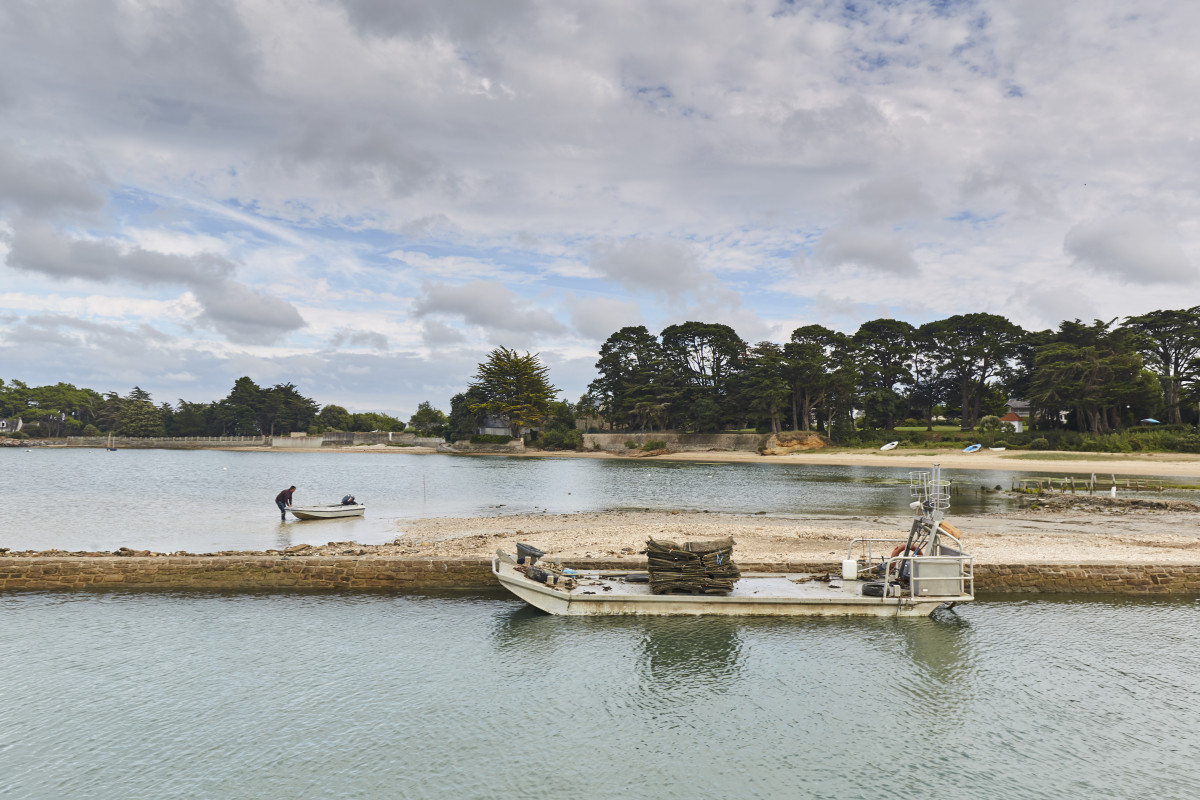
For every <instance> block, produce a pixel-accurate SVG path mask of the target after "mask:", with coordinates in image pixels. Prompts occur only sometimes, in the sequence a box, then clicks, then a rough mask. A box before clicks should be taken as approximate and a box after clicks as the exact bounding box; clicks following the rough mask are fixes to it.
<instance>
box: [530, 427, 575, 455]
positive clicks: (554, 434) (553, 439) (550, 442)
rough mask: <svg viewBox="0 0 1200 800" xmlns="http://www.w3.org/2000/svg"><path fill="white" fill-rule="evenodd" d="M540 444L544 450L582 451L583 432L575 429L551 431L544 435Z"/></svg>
mask: <svg viewBox="0 0 1200 800" xmlns="http://www.w3.org/2000/svg"><path fill="white" fill-rule="evenodd" d="M540 444H541V446H542V449H544V450H582V449H583V432H582V431H578V430H576V429H574V428H571V429H570V430H563V429H555V430H550V431H547V432H546V433H544V434H543V435H542V438H541V441H540Z"/></svg>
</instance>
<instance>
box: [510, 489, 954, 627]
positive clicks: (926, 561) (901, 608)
mask: <svg viewBox="0 0 1200 800" xmlns="http://www.w3.org/2000/svg"><path fill="white" fill-rule="evenodd" d="M911 484H912V492H913V495H914V496H915V497H916V498H917V499H916V500H915V501H914V502H913V503H912V504H911V508H912V509H913V510H914V512H915V516H914V518H913V523H912V527H911V529H910V531H909V534H908V536H907V537H906V538H903V539H900V538H898V539H868V538H861V539H854V540H853V541H851V542H850V543H849V546H848V549H847V557H846V559H845V560H843V561H842V563H841V570H840V573H831V572H826V573H816V574H810V573H788V572H771V573H753V572H750V573H741V574H740V576H739V577H738V579H737V580H736V581H734V583H733V586H732V589H731V590H729V591H728V592H723V593H694V594H680V593H663V594H655V593H654V591H653V590H652V586H651V576H650V574H649V573H647V572H645V571H630V570H594V569H572V568H571V567H569V566H563V564H562V563H561V560H560V559H557V558H549V559H547V558H546V557H545V556H546V554H545V553H544V552H542V551H541V550H539V549H538V548H536V547H534V546H532V545H529V544H525V543H520V544H518V545H517V552H516V553H515V554H512V553H507V552H504V551H497V553H496V557H495V558H493V559H492V573H493V574H494V575H495V576H496V580H497V581H499V583H500V585H501V586H503V587H504V588H505V589H507V590H508V591H509V592H511V593H512V594H514V595H516V596H517V597H519V598H520V599H522V600H524V601H525V602H527V603H529V604H530V605H532V606H534V607H535V608H539V609H541V610H542V611H545V612H547V613H550V614H558V615H565V616H608V615H629V614H650V615H664V614H671V615H685V614H690V615H704V614H709V615H724V616H876V617H919V616H928V615H929V614H931V613H933V611H934V610H936V609H937V608H939V607H942V606H948V607H951V608H952V607H953V606H954V605H956V604H958V603H965V602H970V601H971V600H974V599H975V597H974V595H975V577H974V562H973V559H972V556H970V555H968V554H966V553H964V552H963V549H962V542H961V541H960V536H961V532H960V531H959V530H958V529H957V528H955V527H954V526H952V525H950V524H949V523H947V522H945V520H944V519H943V516H944V514H943V512H944V510H945V508H946V507H947V505H948V503H949V482H948V481H942V480H941V478H940V470H939V468H938V467H937V466H935V467H934V472H933V473H932V475H931V474H930V473H915V474H914V477H913V481H912V482H911ZM649 544H650V545H653V544H654V542H653V540H651V542H650V543H649ZM539 561H540V565H539Z"/></svg>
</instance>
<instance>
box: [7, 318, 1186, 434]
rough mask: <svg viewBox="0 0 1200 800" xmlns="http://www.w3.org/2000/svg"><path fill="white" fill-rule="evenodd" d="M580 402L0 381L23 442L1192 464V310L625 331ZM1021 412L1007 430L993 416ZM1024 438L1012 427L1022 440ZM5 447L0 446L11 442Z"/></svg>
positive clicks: (519, 390) (527, 392) (498, 356)
mask: <svg viewBox="0 0 1200 800" xmlns="http://www.w3.org/2000/svg"><path fill="white" fill-rule="evenodd" d="M596 372H597V376H596V378H595V379H594V380H593V381H592V382H591V383H590V384H589V386H588V389H587V391H586V392H585V393H584V394H583V395H582V396H581V397H580V398H579V400H578V401H576V402H569V401H566V400H564V399H562V398H560V397H559V395H560V392H559V391H558V390H557V389H556V388H555V387H554V386H553V385H552V384H551V382H550V377H549V370H548V368H547V367H546V365H545V364H544V363H543V362H542V360H541V358H540V356H539V355H537V354H530V353H524V354H521V353H518V352H516V351H515V350H509V349H507V348H504V347H500V348H497V349H495V350H494V351H492V352H491V353H490V354H489V355H488V356H487V358H486V360H485V361H484V362H482V363H480V364H479V366H478V370H477V373H476V375H475V376H474V378H473V380H471V381H470V382H469V384H468V387H467V389H466V390H465V391H464V392H461V393H459V394H457V395H455V396H454V397H452V398H451V399H450V408H449V414H447V413H444V412H443V411H442V410H440V409H438V408H436V407H434V405H433V403H432V402H430V401H425V402H422V403H421V404H420V405H419V407H418V408H417V410H416V411H415V412H414V413H413V415H412V417H410V419H409V420H408V421H407V422H405V421H402V420H400V419H398V418H396V417H393V416H390V415H388V414H384V413H380V412H364V413H351V412H349V411H347V410H346V409H345V408H343V407H340V406H337V405H325V406H321V405H319V404H318V403H317V402H316V401H314V400H313V399H311V398H308V397H305V396H304V395H302V394H301V393H300V392H299V390H298V389H297V387H296V386H295V385H293V384H291V383H283V384H277V385H275V386H272V387H260V386H259V385H257V384H256V383H255V382H254V381H253V380H252V379H251V378H249V377H242V378H239V379H237V381H235V383H234V386H233V388H232V390H231V391H230V393H229V394H228V395H227V396H226V397H224V398H222V399H220V400H217V401H212V402H200V403H196V402H189V401H185V400H182V399H181V400H179V401H178V402H177V403H176V404H174V405H172V404H170V403H160V404H155V403H154V402H153V400H152V398H151V395H150V394H149V392H147V391H145V390H143V389H141V388H140V387H134V389H133V390H132V391H131V392H130V393H129V394H128V395H125V396H120V395H118V394H117V393H116V392H108V393H105V394H101V393H99V392H96V391H94V390H91V389H77V388H76V387H74V386H73V385H71V384H67V383H58V384H55V385H53V386H42V387H31V386H27V385H26V384H24V383H23V382H21V381H17V380H13V381H11V382H9V383H4V382H3V381H0V418H4V417H9V418H20V419H22V420H24V429H23V431H22V432H24V433H25V434H26V435H32V436H46V437H55V436H63V435H88V434H91V435H103V434H106V433H116V434H119V435H126V436H214V435H271V434H287V433H289V432H295V431H305V432H309V433H319V432H321V431H328V430H340V431H347V430H350V431H354V430H360V431H367V430H373V431H403V430H405V429H408V430H416V431H419V432H420V433H422V434H425V435H436V436H442V437H443V438H445V439H446V440H448V441H454V440H460V439H466V438H472V437H478V436H480V435H484V436H486V435H487V434H483V433H482V432H483V431H484V430H487V429H491V430H498V431H502V432H503V433H496V434H493V435H495V436H504V435H507V436H510V437H517V436H525V437H526V438H528V439H529V440H530V442H531V443H532V444H536V445H540V446H543V447H546V448H548V449H557V448H568V449H573V448H579V447H580V446H582V436H581V433H582V432H583V431H587V430H592V431H598V430H606V431H668V430H670V431H679V432H716V431H759V432H782V431H785V430H794V431H816V432H819V433H821V434H822V435H823V436H825V437H826V438H827V439H828V440H829V441H830V442H831V443H834V444H837V445H841V446H855V445H858V446H867V445H871V444H877V443H883V442H887V441H898V442H900V443H901V445H911V446H927V445H929V444H930V443H938V442H945V441H949V442H955V441H959V440H965V439H969V440H973V441H977V442H978V441H982V442H984V443H986V444H988V445H989V446H1004V447H1011V448H1014V449H1017V448H1030V449H1041V450H1050V449H1055V450H1067V451H1073V450H1075V451H1085V452H1139V451H1141V452H1154V451H1165V452H1188V453H1200V434H1197V432H1196V426H1197V423H1198V422H1200V306H1197V307H1193V308H1189V309H1179V310H1162V311H1153V312H1150V313H1147V314H1142V315H1139V316H1132V317H1127V318H1125V319H1123V320H1119V321H1118V320H1111V321H1107V322H1105V321H1102V320H1095V321H1093V322H1091V323H1085V322H1081V321H1079V320H1072V321H1064V322H1062V323H1060V325H1059V326H1058V328H1057V329H1053V330H1043V331H1027V330H1024V329H1023V328H1021V327H1020V326H1018V325H1016V324H1015V323H1013V322H1012V321H1010V320H1008V319H1007V318H1005V317H1003V316H1000V315H996V314H989V313H972V314H962V315H955V316H951V317H947V318H945V319H941V320H935V321H933V322H929V323H926V324H924V325H921V326H913V325H911V324H909V323H907V322H904V321H901V320H895V319H877V320H871V321H868V322H865V323H863V324H862V325H861V326H859V328H858V330H857V331H855V332H854V333H853V334H845V333H841V332H838V331H834V330H831V329H829V328H826V327H824V326H821V325H805V326H802V327H799V328H796V329H795V330H794V331H793V332H792V334H791V336H790V338H789V340H788V341H787V342H784V343H775V342H769V341H761V342H758V343H755V344H751V343H749V342H747V341H745V340H743V339H742V338H741V337H740V336H738V334H737V333H736V332H735V331H734V330H733V328H731V327H730V326H728V325H724V324H720V323H706V322H695V321H688V322H683V323H680V324H675V325H669V326H667V327H666V328H664V329H663V330H662V331H661V332H660V333H659V334H657V335H655V334H653V333H651V332H650V331H649V330H648V329H647V328H646V327H645V326H629V327H624V328H621V329H620V330H618V331H616V332H614V333H613V334H612V335H610V336H609V337H608V338H607V339H606V341H605V342H604V344H603V345H602V346H601V348H600V351H599V358H598V360H597V362H596ZM1014 398H1016V399H1019V400H1020V401H1021V402H1020V407H1021V408H1022V409H1023V413H1024V416H1022V417H1020V418H1019V419H1020V424H1019V425H1008V424H1006V423H1004V422H1002V421H1001V420H1000V417H1001V416H1002V415H1003V414H1004V413H1005V411H1006V410H1007V409H1010V408H1011V407H1012V406H1013V405H1014V403H1013V402H1012V401H1013V399H1014ZM1018 428H1020V430H1018ZM9 435H11V431H10V433H9Z"/></svg>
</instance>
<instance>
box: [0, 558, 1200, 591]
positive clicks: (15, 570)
mask: <svg viewBox="0 0 1200 800" xmlns="http://www.w3.org/2000/svg"><path fill="white" fill-rule="evenodd" d="M572 563H573V566H576V567H577V568H581V569H630V570H637V569H645V561H644V560H642V559H629V560H621V559H610V560H603V561H601V560H597V561H590V562H581V561H576V562H572ZM739 566H741V568H742V570H743V571H746V572H785V571H786V572H825V571H836V569H837V568H836V566H834V565H831V564H828V563H819V564H815V563H809V562H788V563H776V564H767V563H750V562H742V563H740V564H739ZM495 585H496V584H495V580H494V578H493V577H492V574H491V563H490V561H488V560H487V559H482V558H458V559H456V558H443V559H420V560H417V559H402V558H380V557H354V556H324V557H305V556H291V557H289V556H278V555H261V556H260V555H254V556H151V557H139V556H95V557H84V556H78V557H76V556H32V557H29V556H17V557H12V556H7V557H0V592H12V591H78V590H97V589H135V590H160V591H214V592H261V591H310V590H316V591H331V590H332V591H392V592H419V591H424V590H428V589H440V588H469V589H482V588H493V587H495ZM975 590H976V592H990V593H999V594H1005V593H1013V594H1033V593H1052V594H1107V595H1116V594H1121V595H1200V564H1121V563H1103V564H1100V563H1097V564H977V565H976V567H975Z"/></svg>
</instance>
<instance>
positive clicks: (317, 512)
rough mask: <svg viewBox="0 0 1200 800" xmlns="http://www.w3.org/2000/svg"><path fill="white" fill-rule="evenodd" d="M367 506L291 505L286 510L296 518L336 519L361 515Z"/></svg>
mask: <svg viewBox="0 0 1200 800" xmlns="http://www.w3.org/2000/svg"><path fill="white" fill-rule="evenodd" d="M366 510H367V507H366V506H364V505H363V504H362V503H351V504H350V505H342V504H340V503H339V504H337V505H332V506H292V507H291V508H289V509H288V511H290V512H292V514H293V515H294V516H295V517H296V519H336V518H338V517H361V516H362V515H363V512H364V511H366Z"/></svg>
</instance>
